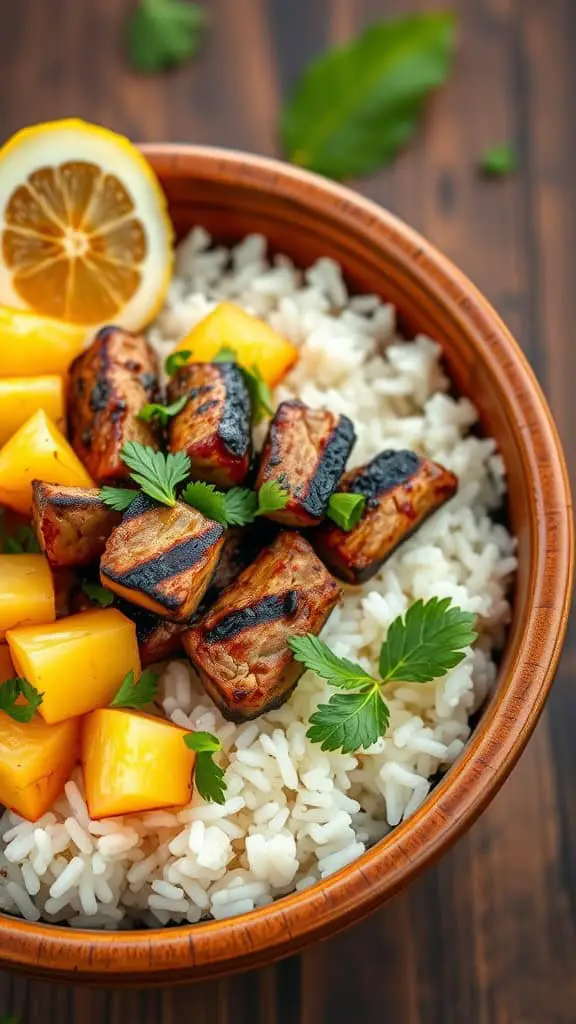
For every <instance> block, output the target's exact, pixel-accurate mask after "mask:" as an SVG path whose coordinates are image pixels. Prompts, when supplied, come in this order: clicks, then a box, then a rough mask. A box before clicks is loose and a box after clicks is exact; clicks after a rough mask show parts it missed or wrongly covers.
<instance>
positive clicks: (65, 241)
mask: <svg viewBox="0 0 576 1024" xmlns="http://www.w3.org/2000/svg"><path fill="white" fill-rule="evenodd" d="M0 197H2V199H1V200H0V231H1V238H0V303H4V304H5V305H7V306H12V307H16V308H19V309H30V310H33V311H34V312H35V313H40V314H42V315H44V316H51V317H58V318H60V319H63V320H67V321H68V322H69V323H74V324H81V325H83V326H86V327H91V326H95V325H97V324H101V323H104V322H110V321H114V323H117V324H120V325H121V326H123V327H126V328H128V329H130V330H138V329H139V328H141V327H143V326H145V325H146V324H147V323H149V322H150V320H152V319H153V318H154V316H155V315H156V313H157V312H158V310H159V308H160V306H161V305H162V301H163V299H164V296H165V294H166V290H167V288H168V284H169V281H170V275H171V272H172V264H173V231H172V225H171V223H170V219H169V217H168V212H167V208H166V198H165V196H164V193H163V192H162V189H161V187H160V184H159V182H158V180H157V178H156V176H155V174H154V172H153V171H152V168H151V167H150V165H149V164H148V162H147V161H146V160H145V158H144V157H143V156H142V154H141V153H140V152H139V151H138V150H137V149H136V147H135V146H133V145H132V143H131V142H129V141H128V139H125V138H123V137H122V136H121V135H116V134H115V132H111V131H108V129H106V128H100V127H98V126H96V125H92V124H87V123H85V122H84V121H80V120H75V119H71V120H65V121H53V122H48V123H47V124H40V125H34V126H33V127H31V128H25V129H24V130H23V131H20V132H17V133H16V135H14V136H13V137H12V138H11V139H10V140H9V142H7V143H6V145H5V146H4V147H3V148H2V149H0ZM4 197H6V198H4Z"/></svg>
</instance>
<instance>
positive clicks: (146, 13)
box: [126, 0, 206, 72]
mask: <svg viewBox="0 0 576 1024" xmlns="http://www.w3.org/2000/svg"><path fill="white" fill-rule="evenodd" d="M205 23H206V14H205V12H204V10H203V9H202V7H200V6H199V5H198V4H194V3H188V0H140V3H139V5H138V7H137V8H136V10H135V11H133V12H132V14H131V16H130V18H129V20H128V24H127V33H126V37H127V38H126V43H127V47H128V56H129V58H130V63H131V64H132V67H133V68H135V69H136V71H149V72H154V71H164V70H165V69H167V68H171V67H176V66H177V65H178V64H183V63H184V61H186V60H188V58H189V57H193V56H194V55H195V54H196V53H197V52H198V48H199V46H200V42H201V40H202V34H203V30H204V26H205Z"/></svg>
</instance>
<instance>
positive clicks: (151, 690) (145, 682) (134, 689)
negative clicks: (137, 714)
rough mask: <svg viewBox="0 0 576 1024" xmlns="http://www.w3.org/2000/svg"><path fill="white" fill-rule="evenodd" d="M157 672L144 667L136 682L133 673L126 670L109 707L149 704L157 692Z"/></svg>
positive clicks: (138, 706)
mask: <svg viewBox="0 0 576 1024" xmlns="http://www.w3.org/2000/svg"><path fill="white" fill-rule="evenodd" d="M158 679H159V676H158V673H157V672H153V671H152V670H151V669H149V668H146V669H144V671H143V673H142V675H141V676H140V678H139V680H138V682H136V681H135V679H134V673H133V672H128V673H127V674H126V675H125V676H124V679H123V680H122V683H121V685H120V689H119V690H118V693H117V694H116V696H115V697H114V699H113V700H111V701H110V707H111V708H141V707H144V706H145V705H146V704H151V703H152V701H153V700H154V698H155V697H156V695H157V693H158Z"/></svg>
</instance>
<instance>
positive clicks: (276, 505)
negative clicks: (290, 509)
mask: <svg viewBox="0 0 576 1024" xmlns="http://www.w3.org/2000/svg"><path fill="white" fill-rule="evenodd" d="M289 498H290V494H289V492H288V491H287V490H286V488H285V487H282V485H281V484H280V483H278V481H277V480H267V481H266V483H263V484H262V486H261V487H260V489H259V491H258V509H257V511H256V515H257V516H267V515H269V514H270V512H279V511H280V509H282V508H285V507H286V505H287V504H288V500H289Z"/></svg>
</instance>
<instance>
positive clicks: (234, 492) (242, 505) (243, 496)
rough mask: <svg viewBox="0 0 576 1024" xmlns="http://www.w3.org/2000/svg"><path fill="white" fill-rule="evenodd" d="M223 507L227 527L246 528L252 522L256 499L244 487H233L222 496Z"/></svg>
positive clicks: (256, 504) (256, 505)
mask: <svg viewBox="0 0 576 1024" xmlns="http://www.w3.org/2000/svg"><path fill="white" fill-rule="evenodd" d="M224 506H225V509H226V520H227V522H228V524H229V526H246V525H247V523H253V522H254V516H255V515H256V510H257V508H258V498H257V496H256V494H255V493H254V491H249V490H248V489H247V488H246V487H233V488H232V489H231V490H230V491H227V492H226V494H225V495H224Z"/></svg>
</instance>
